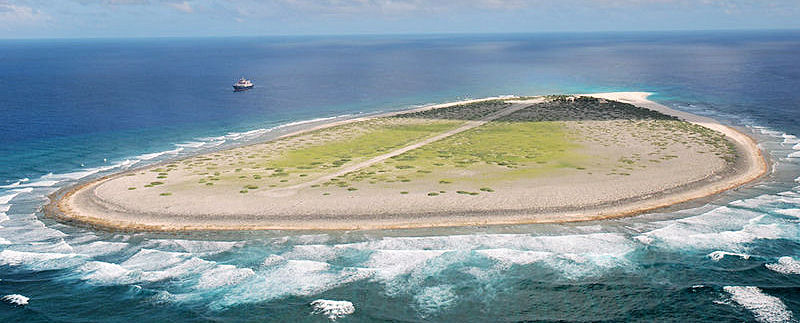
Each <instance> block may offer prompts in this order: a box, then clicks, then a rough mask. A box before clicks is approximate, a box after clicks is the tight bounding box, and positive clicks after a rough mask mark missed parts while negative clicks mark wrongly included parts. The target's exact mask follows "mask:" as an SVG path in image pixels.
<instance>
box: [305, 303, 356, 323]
mask: <svg viewBox="0 0 800 323" xmlns="http://www.w3.org/2000/svg"><path fill="white" fill-rule="evenodd" d="M310 305H311V307H312V308H313V310H312V311H311V314H314V315H324V316H326V317H328V319H330V320H331V321H335V320H336V319H339V318H342V317H345V316H347V315H350V314H353V313H354V312H355V311H356V308H355V306H353V303H351V302H348V301H332V300H327V299H318V300H315V301H313V302H311V304H310Z"/></svg>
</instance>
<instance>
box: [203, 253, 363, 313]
mask: <svg viewBox="0 0 800 323" xmlns="http://www.w3.org/2000/svg"><path fill="white" fill-rule="evenodd" d="M370 276H371V273H370V272H369V271H366V270H361V269H356V268H343V269H336V268H332V267H331V266H330V265H329V264H327V263H324V262H318V261H310V260H286V261H285V262H282V263H281V264H280V265H277V266H274V267H270V268H267V269H265V270H263V271H258V272H256V273H255V275H251V276H249V277H247V278H245V280H244V281H243V282H242V283H240V284H238V285H235V286H234V287H233V288H232V289H231V290H230V291H229V292H228V293H227V294H226V295H225V296H224V297H222V298H221V299H217V300H215V301H214V302H212V304H211V308H213V309H223V308H227V307H229V306H233V305H237V304H242V303H257V302H263V301H268V300H272V299H276V298H280V297H285V296H287V295H293V296H309V295H314V294H318V293H321V292H323V291H326V290H329V289H331V288H335V287H337V286H341V285H343V284H347V283H350V282H354V281H358V280H362V279H366V278H368V277H370Z"/></svg>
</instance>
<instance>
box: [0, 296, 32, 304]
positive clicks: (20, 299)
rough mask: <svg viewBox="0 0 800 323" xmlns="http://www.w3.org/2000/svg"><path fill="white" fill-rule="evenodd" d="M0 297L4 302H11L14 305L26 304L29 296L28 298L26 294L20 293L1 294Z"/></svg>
mask: <svg viewBox="0 0 800 323" xmlns="http://www.w3.org/2000/svg"><path fill="white" fill-rule="evenodd" d="M0 299H2V300H3V302H6V303H8V304H11V305H16V306H25V305H28V301H29V300H30V298H28V297H26V296H22V295H20V294H11V295H6V296H3V297H2V298H0Z"/></svg>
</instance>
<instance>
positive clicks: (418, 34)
mask: <svg viewBox="0 0 800 323" xmlns="http://www.w3.org/2000/svg"><path fill="white" fill-rule="evenodd" d="M798 31H800V28H741V29H652V30H588V31H587V30H581V31H578V30H574V31H509V32H430V33H392V32H389V33H340V34H328V33H307V34H272V35H267V34H265V35H192V36H175V35H164V36H159V35H151V36H98V37H95V36H88V37H19V38H17V37H8V38H5V37H0V41H8V40H23V41H24V40H123V39H130V40H137V39H139V40H145V39H207V38H290V37H300V38H302V37H309V38H314V37H382V36H470V35H487V36H488V35H549V34H550V35H558V34H649V33H675V34H678V33H702V32H716V33H728V32H798Z"/></svg>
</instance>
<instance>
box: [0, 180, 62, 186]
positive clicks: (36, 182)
mask: <svg viewBox="0 0 800 323" xmlns="http://www.w3.org/2000/svg"><path fill="white" fill-rule="evenodd" d="M58 182H59V181H35V182H28V183H23V182H16V183H14V184H10V185H0V188H18V187H50V186H53V185H56V184H58Z"/></svg>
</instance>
